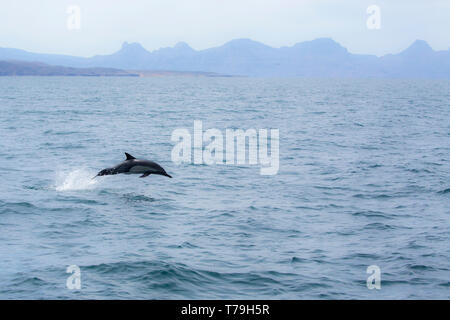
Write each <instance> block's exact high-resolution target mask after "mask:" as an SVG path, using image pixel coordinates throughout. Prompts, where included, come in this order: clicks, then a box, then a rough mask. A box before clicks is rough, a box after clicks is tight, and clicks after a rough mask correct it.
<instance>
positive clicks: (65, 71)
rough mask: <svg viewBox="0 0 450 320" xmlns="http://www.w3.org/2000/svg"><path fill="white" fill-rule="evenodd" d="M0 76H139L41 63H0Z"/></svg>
mask: <svg viewBox="0 0 450 320" xmlns="http://www.w3.org/2000/svg"><path fill="white" fill-rule="evenodd" d="M0 76H89V77H99V76H114V77H119V76H120V77H138V76H139V74H137V73H132V72H128V71H124V70H119V69H112V68H72V67H62V66H51V65H48V64H45V63H41V62H24V61H0Z"/></svg>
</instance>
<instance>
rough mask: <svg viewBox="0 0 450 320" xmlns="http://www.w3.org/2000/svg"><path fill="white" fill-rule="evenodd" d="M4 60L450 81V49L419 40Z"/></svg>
mask: <svg viewBox="0 0 450 320" xmlns="http://www.w3.org/2000/svg"><path fill="white" fill-rule="evenodd" d="M0 60H3V61H10V60H15V61H28V62H39V63H45V64H49V65H57V66H63V67H72V68H114V69H122V70H152V71H168V70H170V71H175V72H207V73H214V74H226V75H235V76H251V77H335V78H340V77H344V78H349V77H351V78H450V49H449V50H443V51H435V50H433V49H432V48H431V47H430V46H429V44H428V43H427V42H425V41H423V40H416V41H415V42H414V43H413V44H411V45H410V46H409V47H408V48H406V49H405V50H403V51H402V52H400V53H398V54H388V55H385V56H382V57H377V56H375V55H368V54H353V53H350V52H349V51H348V50H347V49H346V48H344V47H343V46H341V45H340V44H339V43H337V42H335V41H334V40H332V39H330V38H319V39H316V40H312V41H306V42H301V43H297V44H295V45H293V46H290V47H287V46H285V47H281V48H273V47H270V46H267V45H265V44H263V43H260V42H256V41H253V40H250V39H236V40H232V41H229V42H227V43H225V44H224V45H222V46H219V47H214V48H209V49H205V50H194V49H192V48H191V47H190V46H189V45H188V44H186V43H184V42H180V43H178V44H176V45H175V46H173V47H167V48H161V49H158V50H154V51H151V52H150V51H147V50H146V49H145V48H144V47H142V46H141V45H140V44H139V43H128V42H124V43H123V45H122V47H121V48H120V50H118V51H117V52H115V53H113V54H109V55H96V56H93V57H89V58H84V57H76V56H69V55H59V54H41V53H32V52H28V51H24V50H20V49H12V48H0ZM102 71H105V70H102ZM0 72H1V66H0ZM114 72H118V71H114ZM127 72H129V71H127Z"/></svg>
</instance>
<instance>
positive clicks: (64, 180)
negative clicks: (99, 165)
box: [55, 168, 98, 191]
mask: <svg viewBox="0 0 450 320" xmlns="http://www.w3.org/2000/svg"><path fill="white" fill-rule="evenodd" d="M94 175H95V173H94V172H92V171H89V170H87V169H83V168H79V169H75V170H71V171H68V172H67V171H60V172H57V174H56V179H55V189H56V191H72V190H88V189H93V188H95V185H96V184H97V183H98V180H96V179H92V177H93V176H94Z"/></svg>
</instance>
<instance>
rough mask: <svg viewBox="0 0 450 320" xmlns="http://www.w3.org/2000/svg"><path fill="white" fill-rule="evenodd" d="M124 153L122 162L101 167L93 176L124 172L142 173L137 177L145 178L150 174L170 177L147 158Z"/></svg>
mask: <svg viewBox="0 0 450 320" xmlns="http://www.w3.org/2000/svg"><path fill="white" fill-rule="evenodd" d="M125 155H126V156H127V159H126V160H125V161H124V162H122V163H119V164H118V165H117V166H115V167H112V168H106V169H103V170H102V171H100V172H99V173H98V174H97V175H96V176H95V177H97V176H107V175H112V174H119V173H125V174H132V173H138V174H139V173H142V175H141V176H140V177H139V178H145V177H147V176H148V175H150V174H159V175H162V176H166V177H169V178H172V177H171V176H170V175H169V174H167V172H166V170H164V169H163V168H162V167H161V166H160V165H159V164H157V163H156V162H153V161H149V160H139V159H136V158H135V157H133V156H132V155H130V154H128V153H126V152H125ZM95 177H94V178H95Z"/></svg>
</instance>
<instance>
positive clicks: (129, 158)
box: [125, 152, 136, 160]
mask: <svg viewBox="0 0 450 320" xmlns="http://www.w3.org/2000/svg"><path fill="white" fill-rule="evenodd" d="M125 155H126V156H127V160H133V159H136V158H135V157H133V156H132V155H131V154H129V153H126V152H125Z"/></svg>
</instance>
